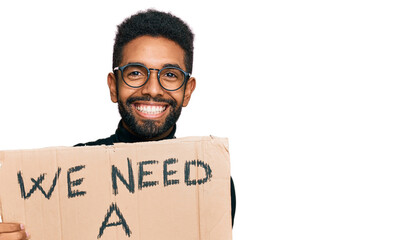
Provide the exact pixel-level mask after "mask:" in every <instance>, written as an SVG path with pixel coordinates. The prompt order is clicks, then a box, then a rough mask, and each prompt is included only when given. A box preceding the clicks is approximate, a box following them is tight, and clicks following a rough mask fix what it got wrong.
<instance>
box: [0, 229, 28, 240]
mask: <svg viewBox="0 0 415 240" xmlns="http://www.w3.org/2000/svg"><path fill="white" fill-rule="evenodd" d="M29 238H30V236H29V234H27V233H26V231H24V230H20V231H17V232H10V233H0V240H27V239H29Z"/></svg>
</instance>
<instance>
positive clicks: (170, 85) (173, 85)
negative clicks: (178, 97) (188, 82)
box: [160, 68, 185, 90]
mask: <svg viewBox="0 0 415 240" xmlns="http://www.w3.org/2000/svg"><path fill="white" fill-rule="evenodd" d="M184 79H185V75H184V72H183V71H182V70H180V69H177V68H163V69H161V70H160V84H161V85H162V86H163V87H164V88H165V89H168V90H176V89H178V88H180V87H181V86H182V84H183V82H184Z"/></svg>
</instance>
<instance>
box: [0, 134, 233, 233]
mask: <svg viewBox="0 0 415 240" xmlns="http://www.w3.org/2000/svg"><path fill="white" fill-rule="evenodd" d="M0 164H1V165H0V203H1V214H2V219H3V221H4V222H19V223H23V224H25V227H26V229H27V231H28V232H29V233H30V234H31V236H32V239H36V240H40V239H45V240H46V239H50V240H57V239H65V240H66V239H67V240H74V239H100V240H101V239H102V240H104V239H140V240H146V239H158V240H160V239H180V240H185V239H189V240H190V239H191V240H195V239H200V240H205V239H215V240H221V239H224V240H229V239H231V208H230V206H231V199H230V170H229V153H228V144H227V140H226V139H220V138H214V137H192V138H182V139H175V140H166V141H159V142H149V143H134V144H125V143H123V144H116V145H114V146H94V147H59V148H45V149H36V150H20V151H1V152H0Z"/></svg>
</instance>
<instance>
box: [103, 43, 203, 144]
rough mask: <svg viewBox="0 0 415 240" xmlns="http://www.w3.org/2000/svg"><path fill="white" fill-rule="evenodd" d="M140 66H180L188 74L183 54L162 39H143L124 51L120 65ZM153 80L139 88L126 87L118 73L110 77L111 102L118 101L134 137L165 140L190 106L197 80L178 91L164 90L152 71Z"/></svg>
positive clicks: (177, 46)
mask: <svg viewBox="0 0 415 240" xmlns="http://www.w3.org/2000/svg"><path fill="white" fill-rule="evenodd" d="M128 63H141V64H143V65H145V66H146V67H147V68H156V69H161V68H163V67H164V66H166V65H177V66H179V67H180V68H181V69H183V70H185V71H186V68H185V63H184V51H183V49H182V48H181V47H180V46H179V45H178V44H177V43H175V42H173V41H171V40H169V39H166V38H163V37H151V36H141V37H138V38H136V39H134V40H132V41H130V42H129V43H127V44H126V45H125V46H124V48H123V58H122V62H121V64H120V66H124V65H126V64H128ZM150 72H151V74H150V78H149V79H148V81H147V83H146V84H145V85H144V86H142V87H140V88H131V87H129V86H127V85H126V84H125V83H124V82H123V80H122V77H121V73H120V71H117V72H116V73H115V74H117V79H118V81H117V80H116V78H115V76H114V74H113V73H109V74H108V86H109V88H110V93H111V100H112V101H113V102H118V109H119V111H120V115H121V117H122V122H123V124H124V126H125V127H126V128H127V129H128V130H129V131H130V132H131V133H133V134H135V135H137V136H139V137H140V138H143V139H147V140H158V139H161V138H164V137H166V136H167V135H168V134H169V133H170V132H171V131H172V129H173V126H174V124H175V123H176V121H177V119H178V118H179V116H180V113H181V109H182V107H185V106H187V104H188V103H189V100H190V96H191V94H192V92H193V90H194V89H195V86H196V81H195V79H194V78H190V79H189V80H188V81H187V84H186V86H183V87H182V88H180V89H178V90H176V91H166V90H164V89H163V88H162V87H161V86H160V84H159V82H158V80H157V71H150Z"/></svg>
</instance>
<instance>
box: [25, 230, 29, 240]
mask: <svg viewBox="0 0 415 240" xmlns="http://www.w3.org/2000/svg"><path fill="white" fill-rule="evenodd" d="M26 238H27V239H29V238H30V234H29V233H28V232H27V231H26Z"/></svg>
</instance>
